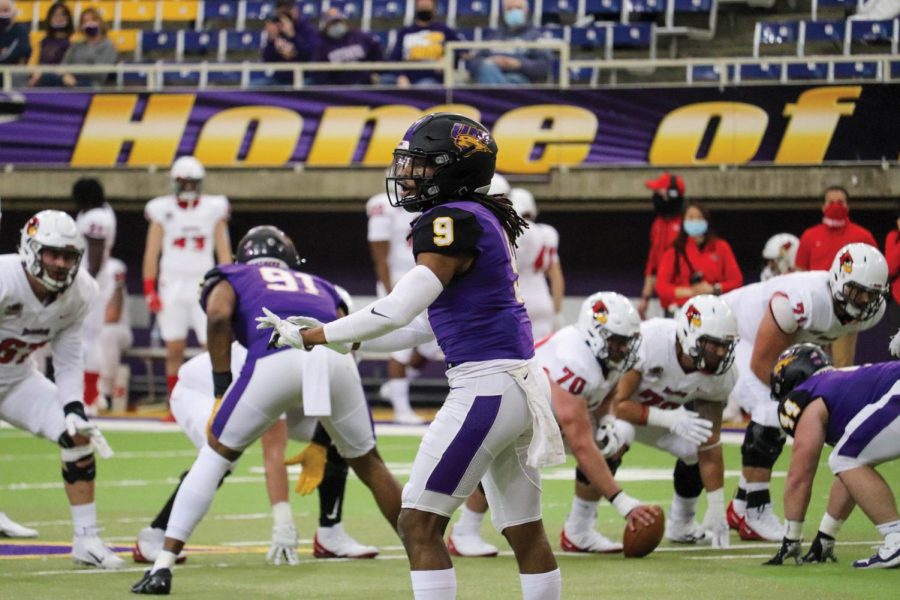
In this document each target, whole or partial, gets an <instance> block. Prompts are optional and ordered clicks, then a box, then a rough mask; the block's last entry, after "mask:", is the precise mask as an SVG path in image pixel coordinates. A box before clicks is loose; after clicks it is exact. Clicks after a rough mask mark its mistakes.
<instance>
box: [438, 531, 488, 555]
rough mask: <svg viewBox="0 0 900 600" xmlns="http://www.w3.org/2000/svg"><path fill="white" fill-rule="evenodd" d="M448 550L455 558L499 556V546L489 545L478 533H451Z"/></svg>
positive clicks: (448, 539)
mask: <svg viewBox="0 0 900 600" xmlns="http://www.w3.org/2000/svg"><path fill="white" fill-rule="evenodd" d="M447 550H449V551H450V554H452V555H453V556H476V557H490V556H497V553H498V552H499V550H497V546H494V545H493V544H488V543H487V542H486V541H484V539H483V538H482V537H481V535H480V534H478V533H467V534H458V533H451V534H450V537H448V538H447Z"/></svg>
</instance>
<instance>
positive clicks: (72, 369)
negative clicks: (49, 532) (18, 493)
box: [0, 210, 124, 569]
mask: <svg viewBox="0 0 900 600" xmlns="http://www.w3.org/2000/svg"><path fill="white" fill-rule="evenodd" d="M83 253H84V239H83V238H82V237H81V234H80V233H79V232H78V228H77V226H76V225H75V221H74V220H73V219H72V217H70V216H69V215H67V214H65V213H63V212H60V211H57V210H45V211H41V212H39V213H38V214H36V215H34V216H33V217H31V219H29V220H28V222H27V223H26V224H25V227H23V228H22V234H21V238H20V242H19V254H18V255H15V254H6V255H3V256H0V419H3V420H4V421H7V422H8V423H10V424H12V425H14V426H16V427H18V428H20V429H23V430H25V431H29V432H31V433H32V434H34V435H37V436H41V437H43V438H45V439H47V440H50V441H51V442H54V443H57V444H59V446H60V447H61V449H62V450H61V454H62V463H63V468H62V475H63V480H64V488H65V491H66V495H67V496H68V499H69V504H70V505H71V508H72V523H73V526H74V530H75V531H74V539H73V542H72V560H73V561H74V562H75V563H77V564H85V565H90V566H94V567H100V568H103V569H118V568H120V567H121V566H122V564H123V562H124V561H123V560H122V559H121V558H119V557H118V556H116V555H115V554H114V553H113V552H112V551H111V550H110V549H109V548H107V547H106V545H105V544H104V543H103V542H102V541H101V540H100V538H99V536H98V535H97V533H98V531H99V529H98V528H97V508H96V504H95V503H94V479H95V477H96V466H95V464H94V450H95V449H96V450H97V452H98V453H99V454H100V455H101V456H103V457H106V456H111V455H112V450H111V449H110V447H109V444H107V443H106V439H105V438H104V437H103V434H102V433H100V430H99V429H98V428H97V426H96V425H95V424H94V423H91V422H90V421H88V419H87V417H86V416H85V414H84V405H83V404H82V400H81V399H82V396H83V393H84V391H83V388H84V382H83V373H82V351H81V325H82V323H83V321H84V318H85V315H86V314H87V312H88V311H89V310H90V308H91V305H92V303H93V302H95V301H96V297H97V284H96V283H94V280H93V279H92V278H91V276H90V275H88V273H87V272H86V271H84V270H82V269H80V268H79V266H80V263H81V256H82V254H83ZM48 343H49V344H50V346H51V348H52V352H53V362H54V366H55V368H56V383H55V384H54V383H52V382H50V380H48V379H47V378H46V377H44V375H42V374H41V373H39V372H38V371H37V368H36V367H35V364H34V363H33V362H32V361H31V360H29V355H30V354H31V353H32V352H33V351H34V350H35V349H37V348H40V347H41V346H44V345H46V344H48Z"/></svg>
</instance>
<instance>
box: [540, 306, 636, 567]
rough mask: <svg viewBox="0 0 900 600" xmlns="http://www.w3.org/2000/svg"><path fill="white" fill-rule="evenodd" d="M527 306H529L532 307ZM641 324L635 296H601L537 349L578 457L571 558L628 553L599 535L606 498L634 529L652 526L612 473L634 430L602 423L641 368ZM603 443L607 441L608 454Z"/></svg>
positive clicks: (565, 536)
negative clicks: (605, 408) (612, 400)
mask: <svg viewBox="0 0 900 600" xmlns="http://www.w3.org/2000/svg"><path fill="white" fill-rule="evenodd" d="M526 306H527V302H526ZM640 326H641V318H640V317H639V316H638V314H637V311H636V310H635V309H634V307H633V306H632V305H631V302H629V301H628V298H626V297H625V296H622V295H621V294H617V293H615V292H598V293H596V294H593V295H591V296H589V297H588V298H587V299H586V300H585V301H584V303H583V304H582V305H581V309H580V310H579V312H578V320H577V321H576V322H575V324H574V325H569V326H567V327H563V328H562V329H560V330H559V331H557V332H556V333H554V334H553V335H551V336H548V337H547V338H545V339H544V340H542V341H539V342H538V343H537V344H536V345H535V355H536V357H537V360H538V362H539V363H540V365H541V366H542V367H543V368H544V371H546V373H547V377H548V379H549V380H550V391H551V394H552V403H553V412H554V414H555V415H556V420H557V422H558V423H559V426H560V429H561V431H562V434H563V438H564V439H565V442H566V446H567V447H568V449H569V451H570V452H571V453H572V454H574V455H575V458H576V460H577V461H578V466H577V467H576V469H575V497H574V498H573V500H572V510H571V511H570V512H569V516H568V517H567V518H566V523H565V525H564V526H563V530H562V533H561V534H560V545H561V546H562V549H563V550H564V551H565V552H595V553H611V552H621V551H622V544H619V543H615V542H612V541H610V540H608V539H607V538H606V537H605V536H603V535H602V534H601V533H599V532H598V531H596V530H595V529H594V525H595V523H596V521H597V504H598V503H599V501H600V499H601V498H603V497H605V498H608V499H609V500H610V502H611V503H612V505H613V506H614V507H615V508H616V510H617V511H618V512H619V514H621V515H622V517H623V518H625V519H627V520H628V521H629V523H632V522H633V521H634V520H635V519H637V520H639V521H642V522H644V521H646V520H649V521H651V522H652V521H653V520H654V516H653V514H652V511H651V509H650V508H649V507H647V506H640V503H639V502H638V501H637V500H635V499H634V498H631V497H630V496H628V494H626V493H625V492H623V491H622V488H621V487H619V485H618V484H617V483H616V481H615V479H614V478H613V475H614V473H615V470H616V468H618V466H619V464H620V463H621V458H620V456H621V454H622V453H623V452H624V451H625V450H626V449H627V446H628V445H629V444H630V443H631V440H630V439H629V438H633V436H634V428H632V427H630V426H629V425H627V424H626V423H625V422H624V421H618V422H617V421H616V420H615V419H614V418H612V417H609V416H607V417H604V418H602V419H601V417H600V416H599V415H600V411H601V410H602V408H601V405H602V404H603V401H604V400H605V399H606V398H607V397H608V396H609V394H610V392H611V391H612V390H613V389H614V388H615V387H616V383H617V382H618V381H619V378H620V377H621V376H622V374H623V373H625V372H627V371H628V370H629V369H631V367H632V366H633V365H634V361H635V360H636V358H637V351H638V347H639V346H640V343H641V335H640ZM598 439H603V440H604V441H605V444H604V448H603V449H602V450H601V449H600V447H599V446H598Z"/></svg>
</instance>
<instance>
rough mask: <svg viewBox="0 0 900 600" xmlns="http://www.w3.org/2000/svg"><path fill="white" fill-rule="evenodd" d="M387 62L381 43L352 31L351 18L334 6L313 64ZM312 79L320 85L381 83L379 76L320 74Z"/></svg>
mask: <svg viewBox="0 0 900 600" xmlns="http://www.w3.org/2000/svg"><path fill="white" fill-rule="evenodd" d="M383 58H384V53H383V51H382V49H381V44H379V43H378V40H377V39H375V38H374V37H372V36H371V35H369V34H368V33H364V32H362V31H359V30H358V29H354V28H353V27H351V25H350V21H349V20H348V19H347V15H345V14H344V12H343V11H342V10H341V9H340V8H338V7H336V6H332V7H331V8H329V9H328V10H327V11H326V12H325V14H323V15H322V21H321V35H320V36H319V43H318V44H317V45H316V49H315V50H314V51H313V57H312V61H313V62H330V63H357V62H380V61H381V60H383ZM311 79H312V82H313V83H315V84H318V85H366V84H370V83H378V73H375V72H372V71H319V72H314V73H312V74H311Z"/></svg>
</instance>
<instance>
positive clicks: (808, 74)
mask: <svg viewBox="0 0 900 600" xmlns="http://www.w3.org/2000/svg"><path fill="white" fill-rule="evenodd" d="M787 77H788V79H827V78H828V63H817V62H811V63H793V64H789V65H788V66H787Z"/></svg>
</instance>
